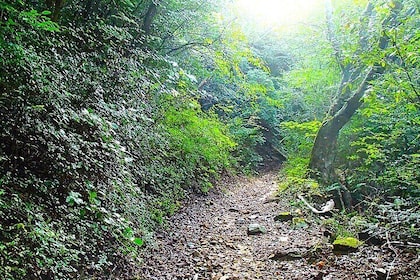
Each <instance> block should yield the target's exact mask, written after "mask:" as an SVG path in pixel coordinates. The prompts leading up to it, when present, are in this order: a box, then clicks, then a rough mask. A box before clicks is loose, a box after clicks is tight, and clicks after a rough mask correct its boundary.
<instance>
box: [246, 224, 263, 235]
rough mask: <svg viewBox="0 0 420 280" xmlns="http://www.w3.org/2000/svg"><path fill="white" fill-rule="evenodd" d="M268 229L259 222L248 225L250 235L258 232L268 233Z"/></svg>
mask: <svg viewBox="0 0 420 280" xmlns="http://www.w3.org/2000/svg"><path fill="white" fill-rule="evenodd" d="M266 232H267V230H266V229H265V227H264V226H262V225H259V224H250V225H249V226H248V235H257V234H263V233H266Z"/></svg>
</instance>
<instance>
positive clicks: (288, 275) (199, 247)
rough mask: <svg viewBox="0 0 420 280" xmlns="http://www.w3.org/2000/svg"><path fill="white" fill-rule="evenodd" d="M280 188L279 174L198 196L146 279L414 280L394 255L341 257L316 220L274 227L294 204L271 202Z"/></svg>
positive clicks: (174, 221) (154, 255) (153, 255)
mask: <svg viewBox="0 0 420 280" xmlns="http://www.w3.org/2000/svg"><path fill="white" fill-rule="evenodd" d="M277 185H278V184H277V174H276V173H273V172H271V173H266V174H264V175H262V176H260V177H256V178H245V177H242V178H237V179H236V180H235V182H230V183H226V184H223V187H222V188H221V187H217V188H216V189H215V190H214V191H213V192H211V193H210V194H209V195H208V196H200V197H194V198H193V199H192V201H189V203H188V205H186V206H185V207H183V208H182V209H181V210H180V211H179V212H178V213H176V214H175V215H174V216H173V217H171V218H170V220H169V222H168V226H167V229H166V230H162V231H161V232H158V233H157V238H156V243H155V244H154V245H153V246H152V248H150V249H149V250H147V251H146V252H145V254H144V256H143V258H144V263H143V265H142V268H141V275H142V277H143V279H160V280H172V279H191V280H198V279H207V280H228V279H230V280H240V279H324V280H328V279H330V280H332V279H411V277H410V278H400V277H398V275H399V273H398V271H397V270H396V267H397V266H399V268H400V269H402V270H406V271H407V270H412V269H413V267H409V266H408V267H407V264H406V265H403V264H402V263H401V264H398V262H396V261H395V258H394V257H393V256H392V252H384V250H381V249H379V248H376V249H375V248H373V247H372V246H369V247H364V248H365V249H363V248H362V249H360V250H359V251H358V252H354V253H351V254H344V255H336V254H334V253H333V252H332V246H331V244H329V243H328V238H326V237H325V236H324V235H323V233H324V230H323V229H322V228H321V227H320V226H319V225H318V224H317V223H315V222H310V221H309V219H310V218H309V217H305V216H304V215H303V217H304V218H305V219H306V218H307V219H308V220H307V221H306V222H307V226H304V227H300V226H296V225H293V223H292V222H291V221H284V222H281V221H274V217H275V216H276V215H277V214H278V213H280V212H284V211H289V210H290V208H291V206H290V201H287V199H286V198H285V199H284V200H280V201H277V202H276V201H271V200H270V198H272V197H274V195H275V192H276V190H277ZM250 224H259V225H261V226H264V227H265V229H266V233H261V234H257V235H249V234H248V232H247V231H248V227H249V225H250ZM372 248H373V249H372ZM415 264H416V262H415V263H414V265H415ZM417 264H418V262H417ZM383 267H385V268H391V270H392V272H393V273H392V274H390V276H392V275H394V277H392V278H387V276H386V274H385V275H381V274H382V273H383V272H384V271H386V270H385V269H383ZM414 270H415V269H414ZM403 274H404V273H403ZM413 277H414V276H413ZM412 279H419V278H412Z"/></svg>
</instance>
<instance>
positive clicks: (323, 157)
mask: <svg viewBox="0 0 420 280" xmlns="http://www.w3.org/2000/svg"><path fill="white" fill-rule="evenodd" d="M374 73H375V71H374V70H373V68H370V69H369V70H368V71H367V73H366V74H365V77H364V79H363V81H362V82H361V83H360V86H359V88H358V89H357V91H356V92H355V93H353V95H352V96H351V97H350V98H349V99H348V100H347V102H345V103H344V105H343V106H342V107H341V109H340V110H338V112H337V113H336V114H335V115H334V116H332V117H330V118H328V119H327V120H325V121H324V122H323V124H322V126H321V128H320V129H319V130H318V133H317V135H316V138H315V143H314V146H313V148H312V154H311V160H310V163H309V168H310V169H311V172H312V174H311V175H312V176H313V177H316V178H319V179H321V180H322V181H323V182H324V183H326V184H331V183H333V182H334V181H335V179H336V177H337V176H336V174H335V171H334V160H335V157H336V154H337V153H336V152H337V140H338V136H339V132H340V130H341V129H342V128H343V126H344V125H345V124H346V123H348V121H349V120H350V119H351V117H352V116H353V115H354V113H355V112H356V111H357V109H358V108H359V107H360V106H361V105H362V104H363V101H362V97H363V95H364V94H365V92H366V90H367V87H368V85H369V81H371V80H372V79H373V76H374Z"/></svg>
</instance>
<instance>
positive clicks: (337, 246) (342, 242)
mask: <svg viewBox="0 0 420 280" xmlns="http://www.w3.org/2000/svg"><path fill="white" fill-rule="evenodd" d="M362 244H363V242H361V241H360V240H359V239H357V238H354V237H341V236H338V237H337V238H336V239H335V240H334V242H333V245H334V251H341V252H349V251H355V250H357V248H358V247H359V246H360V245H362Z"/></svg>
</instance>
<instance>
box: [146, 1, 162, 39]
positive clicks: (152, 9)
mask: <svg viewBox="0 0 420 280" xmlns="http://www.w3.org/2000/svg"><path fill="white" fill-rule="evenodd" d="M158 5H159V1H156V0H152V1H151V2H150V4H149V7H148V8H147V12H146V15H145V16H144V19H143V26H142V29H143V31H144V34H145V35H146V36H149V35H150V34H151V32H152V23H153V19H154V18H155V16H156V14H157V7H158Z"/></svg>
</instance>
